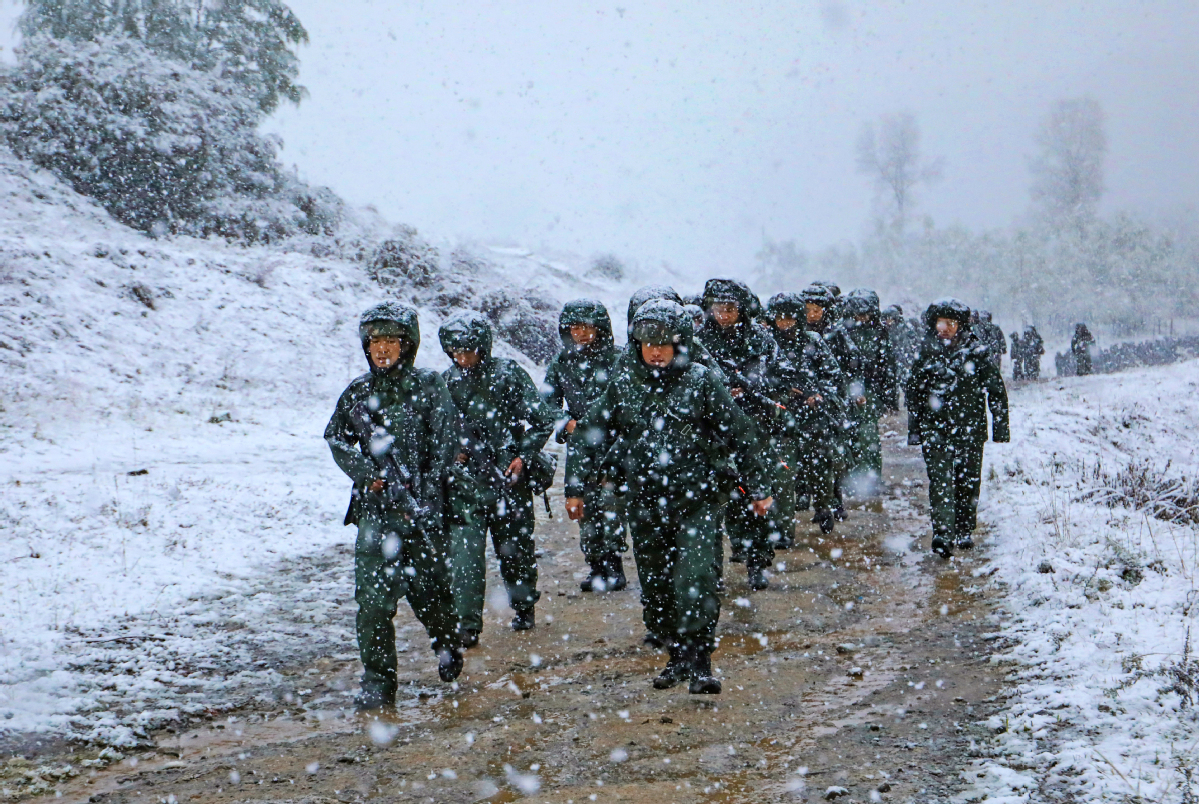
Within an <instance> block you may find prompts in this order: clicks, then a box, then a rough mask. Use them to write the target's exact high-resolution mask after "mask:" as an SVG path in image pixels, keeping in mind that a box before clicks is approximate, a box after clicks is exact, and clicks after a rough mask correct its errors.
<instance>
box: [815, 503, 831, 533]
mask: <svg viewBox="0 0 1199 804" xmlns="http://www.w3.org/2000/svg"><path fill="white" fill-rule="evenodd" d="M812 522H814V523H816V524H817V525H819V526H820V532H821V533H832V532H833V528H835V527H836V526H837V520H836V519H834V518H833V512H832V511H830V510H829V509H828V508H817V509H816V515H815V516H813V517H812Z"/></svg>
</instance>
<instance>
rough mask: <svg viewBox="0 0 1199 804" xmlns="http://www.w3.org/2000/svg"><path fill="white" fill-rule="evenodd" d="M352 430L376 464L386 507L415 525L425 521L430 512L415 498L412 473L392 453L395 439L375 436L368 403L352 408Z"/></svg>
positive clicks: (414, 483) (362, 447) (373, 422)
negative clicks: (382, 482)
mask: <svg viewBox="0 0 1199 804" xmlns="http://www.w3.org/2000/svg"><path fill="white" fill-rule="evenodd" d="M350 427H351V428H352V429H353V432H354V437H355V438H356V439H358V448H359V449H361V450H362V454H363V455H365V456H366V457H367V458H369V459H370V460H371V461H372V462H373V463H374V464H375V469H376V470H377V471H378V479H380V480H382V481H384V482H385V483H386V484H387V485H386V487H385V488H384V489H383V492H382V494H383V495H384V499H385V500H386V501H387V504H388V505H390V506H392V507H394V508H396V509H398V510H399V511H400V512H401V513H402V514H404V515H405V516H407V517H408V518H409V519H411V520H412V521H414V522H417V523H422V522H424V521H426V520H427V519H428V518H429V516H430V513H431V512H430V511H429V509H428V508H426V507H425V506H423V505H421V504H420V503H419V502H417V500H416V498H415V497H414V496H412V488H413V487H414V486H415V485H416V482H415V479H414V478H413V475H412V471H411V470H410V469H409V468H408V467H407V466H405V465H404V464H403V463H401V462H400V461H399V460H398V459H397V458H396V456H395V455H394V454H392V449H391V448H392V444H393V443H394V442H395V437H394V436H391V435H377V434H376V430H375V421H374V419H373V418H372V417H371V412H370V409H369V408H368V407H367V406H366V403H365V402H359V403H358V404H357V405H355V406H354V407H353V408H351V409H350Z"/></svg>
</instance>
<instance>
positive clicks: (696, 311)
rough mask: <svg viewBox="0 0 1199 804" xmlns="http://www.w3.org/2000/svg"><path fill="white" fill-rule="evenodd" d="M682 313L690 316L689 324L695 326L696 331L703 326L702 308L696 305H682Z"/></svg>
mask: <svg viewBox="0 0 1199 804" xmlns="http://www.w3.org/2000/svg"><path fill="white" fill-rule="evenodd" d="M683 311H684V312H686V313H687V315H689V316H691V323H692V324H694V325H695V328H696V329H699V328H700V327H701V326H703V323H704V308H702V307H700V306H699V305H698V304H690V303H688V304H684V305H683Z"/></svg>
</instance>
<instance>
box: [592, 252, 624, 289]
mask: <svg viewBox="0 0 1199 804" xmlns="http://www.w3.org/2000/svg"><path fill="white" fill-rule="evenodd" d="M587 276H590V277H595V278H596V279H608V280H611V281H613V282H620V281H623V280H624V277H625V269H624V263H623V262H621V261H620V258H619V257H617V256H616V255H615V254H601V255H600V256H598V257H596V258H595V259H594V260H592V261H591V267H590V268H588V269H587Z"/></svg>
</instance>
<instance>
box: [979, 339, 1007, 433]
mask: <svg viewBox="0 0 1199 804" xmlns="http://www.w3.org/2000/svg"><path fill="white" fill-rule="evenodd" d="M980 362H981V363H982V366H981V367H980V372H981V373H980V379H981V380H982V385H983V388H984V390H986V392H987V407H989V408H990V409H991V440H992V441H994V442H995V443H997V444H1006V443H1007V442H1009V441H1011V440H1012V432H1011V429H1010V427H1009V425H1008V408H1007V386H1005V385H1004V384H1003V375H1002V374H1000V373H999V369H998V368H997V367H996V366H995V364H994V363H992V362H991V361H990V360H983V361H980ZM984 425H985V423H984Z"/></svg>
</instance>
